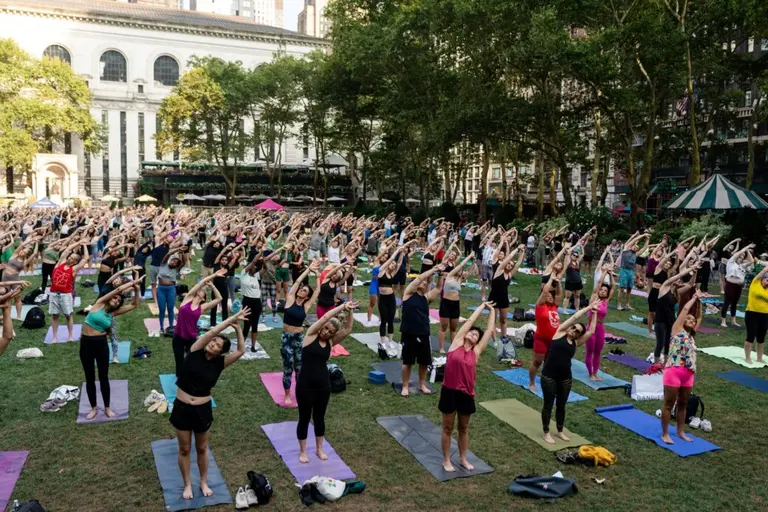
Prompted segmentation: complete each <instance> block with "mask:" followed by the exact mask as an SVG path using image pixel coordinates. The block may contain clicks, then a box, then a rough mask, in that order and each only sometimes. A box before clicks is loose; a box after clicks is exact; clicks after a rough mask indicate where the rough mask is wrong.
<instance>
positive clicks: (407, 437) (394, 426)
mask: <svg viewBox="0 0 768 512" xmlns="http://www.w3.org/2000/svg"><path fill="white" fill-rule="evenodd" d="M376 423H378V424H379V425H381V426H382V427H383V428H384V430H386V431H387V433H389V435H391V436H392V437H394V438H395V440H396V441H397V442H398V444H400V446H402V447H403V448H405V449H406V450H408V453H410V454H411V455H413V456H414V457H415V458H416V460H417V461H418V462H419V463H420V464H421V465H422V466H424V469H426V470H427V471H429V472H430V473H431V474H432V476H434V477H435V478H436V479H437V480H438V481H440V482H445V481H446V480H452V479H454V478H465V477H468V476H475V475H484V474H486V473H492V472H493V468H492V467H491V466H489V465H488V464H487V463H486V462H485V461H483V460H482V459H480V458H478V457H477V455H475V454H474V453H472V452H471V451H469V452H467V459H468V460H469V463H470V464H472V465H473V466H475V469H474V470H473V471H467V470H465V469H464V468H463V467H462V466H461V464H459V454H458V451H459V448H458V444H457V443H456V440H455V439H453V438H451V462H452V463H453V466H454V467H455V468H456V471H454V472H451V473H449V472H448V471H446V470H444V469H443V452H442V449H441V448H440V438H441V435H442V427H439V426H437V425H435V424H434V423H432V422H431V421H429V420H428V419H426V418H425V417H424V416H422V415H420V414H419V415H414V416H382V417H379V418H376Z"/></svg>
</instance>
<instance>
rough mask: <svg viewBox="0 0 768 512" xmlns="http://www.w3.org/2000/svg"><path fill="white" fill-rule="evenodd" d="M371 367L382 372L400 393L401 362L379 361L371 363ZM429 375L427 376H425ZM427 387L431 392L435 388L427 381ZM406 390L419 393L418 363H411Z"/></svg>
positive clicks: (401, 386) (401, 381)
mask: <svg viewBox="0 0 768 512" xmlns="http://www.w3.org/2000/svg"><path fill="white" fill-rule="evenodd" d="M371 368H373V369H374V370H378V371H380V372H382V373H384V376H385V378H386V379H387V382H389V383H390V384H392V388H393V389H394V390H395V391H396V392H397V393H400V392H402V391H403V363H402V362H400V361H384V362H381V363H373V364H372V365H371ZM427 377H429V376H427ZM427 388H428V389H429V390H431V391H432V392H433V393H434V391H435V389H434V388H433V387H432V386H431V385H430V384H429V381H427ZM408 391H409V392H410V393H411V394H412V395H415V394H420V393H421V390H419V371H418V365H413V367H412V368H411V378H410V380H409V381H408Z"/></svg>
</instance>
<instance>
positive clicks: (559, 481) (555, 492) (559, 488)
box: [507, 475, 578, 499]
mask: <svg viewBox="0 0 768 512" xmlns="http://www.w3.org/2000/svg"><path fill="white" fill-rule="evenodd" d="M507 490H508V491H509V492H511V493H512V494H515V495H517V496H522V497H524V498H539V499H542V498H545V499H549V498H562V497H564V496H570V495H572V494H576V493H577V492H578V490H577V489H576V482H575V481H574V480H569V479H567V478H558V477H556V476H538V475H528V476H518V477H517V478H515V480H514V482H512V483H511V484H509V487H508V488H507Z"/></svg>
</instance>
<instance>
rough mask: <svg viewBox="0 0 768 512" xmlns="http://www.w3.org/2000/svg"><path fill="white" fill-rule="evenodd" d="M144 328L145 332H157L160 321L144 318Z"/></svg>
mask: <svg viewBox="0 0 768 512" xmlns="http://www.w3.org/2000/svg"><path fill="white" fill-rule="evenodd" d="M144 327H146V328H147V332H152V331H159V330H160V319H159V318H145V319H144Z"/></svg>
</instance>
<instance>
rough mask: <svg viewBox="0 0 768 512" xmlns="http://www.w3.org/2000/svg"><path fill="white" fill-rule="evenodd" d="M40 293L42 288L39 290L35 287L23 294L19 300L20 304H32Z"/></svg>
mask: <svg viewBox="0 0 768 512" xmlns="http://www.w3.org/2000/svg"><path fill="white" fill-rule="evenodd" d="M42 294H43V290H41V289H40V288H35V289H34V290H32V291H31V292H29V293H27V294H26V295H25V296H24V298H23V299H21V302H22V304H29V305H34V304H35V299H36V298H37V297H38V296H40V295H42Z"/></svg>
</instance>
